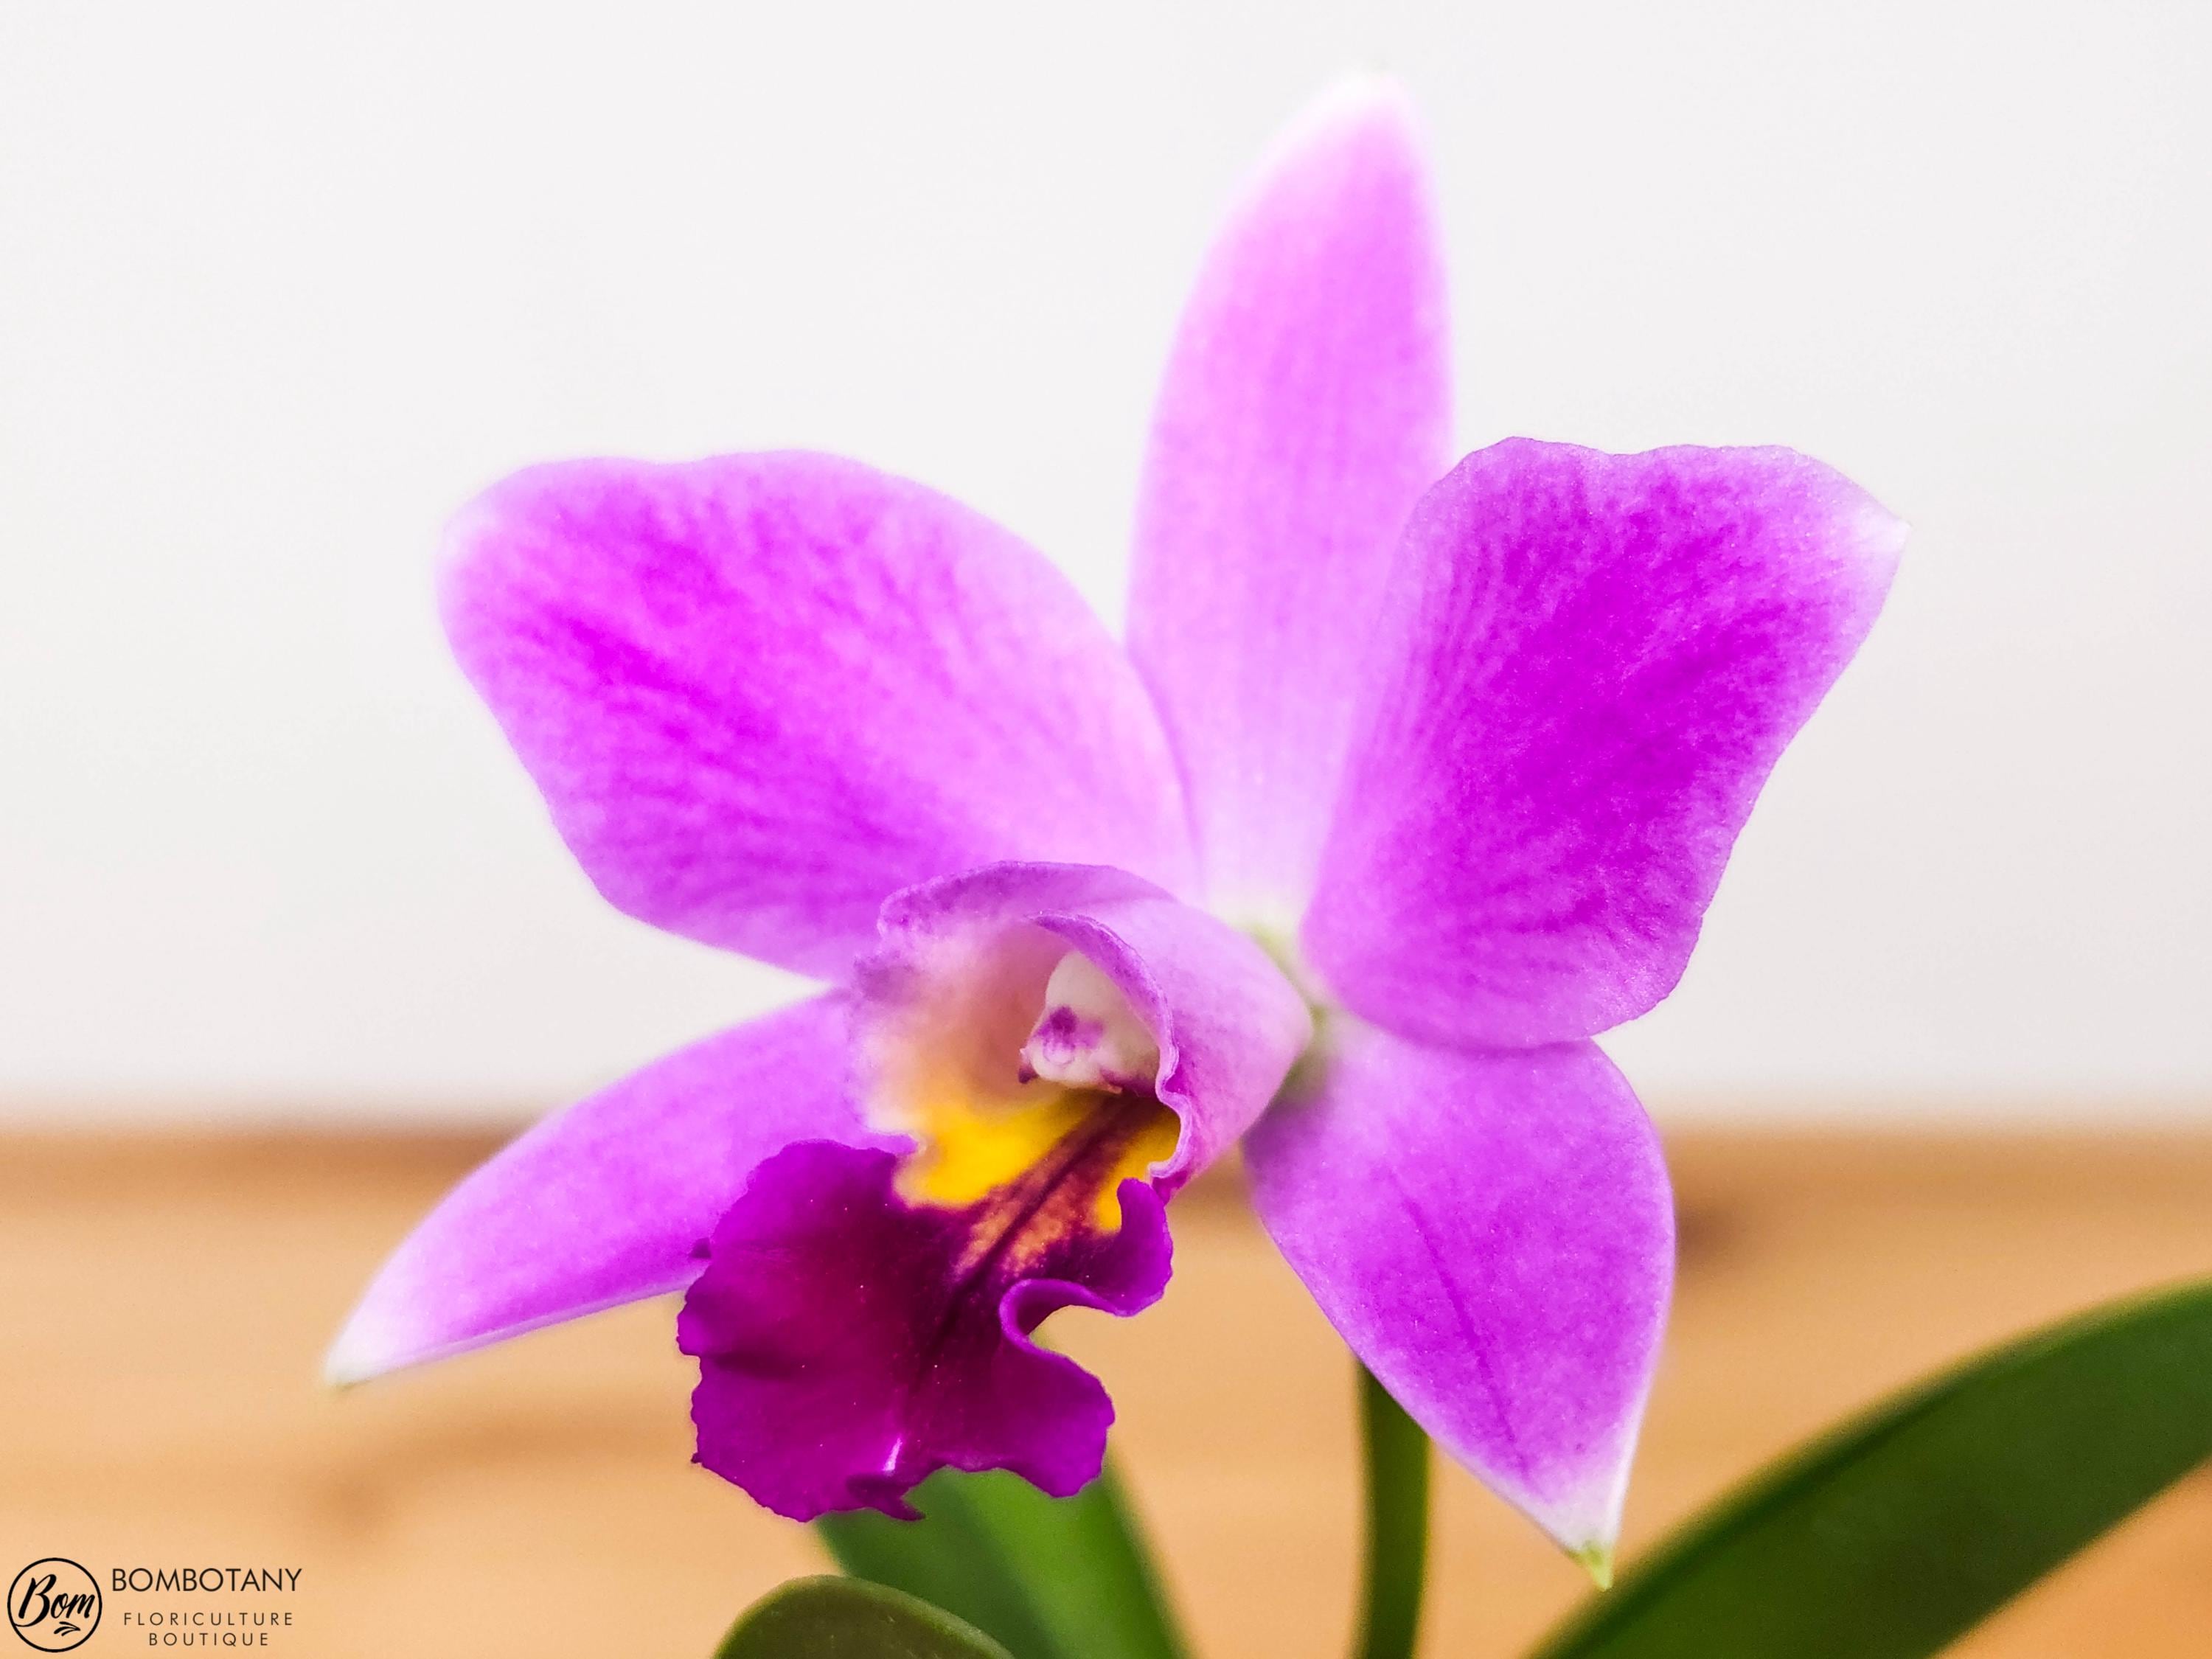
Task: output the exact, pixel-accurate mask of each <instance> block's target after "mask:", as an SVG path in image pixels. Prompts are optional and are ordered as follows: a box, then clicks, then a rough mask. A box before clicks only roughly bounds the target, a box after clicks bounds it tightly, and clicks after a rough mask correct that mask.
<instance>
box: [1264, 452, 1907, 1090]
mask: <svg viewBox="0 0 2212 1659" xmlns="http://www.w3.org/2000/svg"><path fill="white" fill-rule="evenodd" d="M1903 536H1904V528H1903V526H1901V525H1899V523H1898V521H1897V520H1894V519H1893V518H1892V517H1890V516H1889V514H1888V513H1885V512H1884V511H1882V509H1881V507H1879V506H1878V505H1876V504H1875V501H1873V500H1872V499H1871V498H1870V497H1869V496H1868V495H1866V494H1865V492H1864V491H1863V490H1861V489H1858V488H1857V487H1856V486H1855V485H1853V484H1852V483H1850V481H1849V480H1847V479H1845V478H1844V477H1841V476H1840V475H1838V473H1836V472H1834V471H1832V470H1831V469H1829V468H1827V467H1826V466H1823V465H1820V463H1819V462H1817V461H1813V460H1808V459H1806V458H1805V457H1804V456H1802V455H1798V454H1795V453H1791V452H1790V451H1789V450H1786V449H1693V448H1682V449H1660V450H1654V451H1652V452H1650V453H1648V454H1643V455H1607V454H1602V453H1599V452H1598V451H1595V450H1590V449H1578V448H1575V447H1571V446H1568V445H1564V444H1545V443H1535V442H1531V441H1526V440H1520V439H1516V440H1513V441H1510V442H1506V443H1501V444H1498V445H1494V446H1493V447H1491V448H1488V449H1485V450H1480V451H1478V452H1477V453H1474V454H1473V455H1470V456H1468V458H1467V459H1465V460H1463V461H1462V462H1461V463H1460V465H1458V466H1457V467H1455V468H1454V469H1453V471H1452V472H1451V474H1450V476H1449V477H1447V478H1445V479H1444V481H1443V483H1439V484H1438V485H1437V487H1436V488H1435V489H1432V490H1431V491H1430V492H1429V494H1428V495H1425V497H1423V499H1422V501H1421V504H1420V506H1419V507H1418V508H1417V509H1416V510H1415V512H1414V513H1413V520H1412V521H1411V523H1410V525H1409V526H1408V527H1407V534H1406V540H1405V544H1404V547H1403V549H1402V550H1401V555H1400V557H1399V559H1398V562H1397V563H1396V565H1395V568H1394V570H1393V574H1392V578H1391V587H1390V592H1389V599H1388V602H1387V604H1386V605H1385V607H1384V611H1383V617H1382V620H1381V622H1380V623H1378V625H1377V629H1376V640H1375V645H1376V656H1375V659H1374V662H1375V666H1376V679H1375V681H1374V684H1372V686H1371V687H1370V696H1369V701H1368V702H1367V704H1366V711H1365V714H1364V728H1363V731H1362V733H1361V735H1360V737H1359V738H1358V742H1357V744H1355V746H1354V749H1353V752H1352V760H1351V762H1350V763H1349V765H1348V767H1347V769H1346V773H1345V779H1344V788H1343V791H1342V793H1341V794H1340V797H1339V798H1338V802H1337V807H1336V821H1335V823H1334V827H1333V829H1331V831H1330V835H1329V841H1328V851H1327V854H1326V858H1325V860H1324V864H1323V867H1322V881H1321V886H1320V888H1319V890H1317V892H1316V895H1315V898H1314V903H1313V908H1312V909H1311V910H1310V912H1309V913H1308V915H1307V916H1306V920H1305V922H1304V928H1303V931H1302V939H1303V942H1304V947H1305V952H1306V957H1307V959H1308V960H1309V961H1310V963H1312V964H1313V966H1314V968H1315V969H1316V970H1318V972H1319V973H1320V975H1321V976H1322V979H1323V981H1325V982H1326V984H1327V985H1328V987H1329V988H1330V990H1331V991H1332V992H1333V993H1334V994H1335V995H1336V996H1337V997H1339V998H1340V999H1341V1000H1343V1001H1344V1002H1345V1003H1346V1005H1348V1006H1350V1007H1352V1009H1354V1010H1355V1011H1357V1012H1358V1013H1360V1014H1362V1015H1363V1016H1364V1017H1365V1018H1368V1019H1370V1020H1372V1021H1374V1022H1375V1023H1376V1024H1379V1025H1383V1026H1385V1027H1387V1028H1389V1029H1390V1030H1395V1031H1398V1032H1400V1033H1401V1034H1402V1035H1405V1036H1415V1037H1419V1038H1421V1039H1422V1040H1424V1041H1428V1042H1442V1043H1447V1044H1474V1045H1479V1046H1492V1045H1519V1044H1525V1043H1541V1042H1561V1041H1565V1040H1569V1039H1572V1038H1576V1037H1583V1036H1591V1035H1593V1034H1595V1033H1596V1032H1599V1031H1601V1030H1606V1029H1607V1028H1608V1027H1610V1026H1612V1025H1614V1024H1619V1023H1620V1021H1622V1020H1625V1019H1629V1018H1633V1017H1634V1016H1636V1015H1638V1014H1639V1013H1642V1012H1644V1011H1645V1010H1647V1009H1649V1008H1650V1007H1651V1006H1652V1005H1653V1004H1655V1003H1656V1002H1657V1001H1658V1000H1659V999H1660V998H1662V996H1664V995H1665V994H1667V993H1668V991H1669V990H1671V989H1672V988H1673V987H1674V982H1675V981H1676V980H1677V979H1679V978H1680V975H1681V972H1682V969H1683V966H1684V964H1685V963H1686V962H1687V961H1688V959H1689V954H1690V947H1691V946H1692V944H1694V943H1695V941H1696V939H1697V934H1698V927H1699V922H1700V921H1701V919H1702V918H1703V916H1704V915H1705V906H1706V905H1707V904H1708V903H1709V902H1711V898H1712V896H1713V891H1714V889H1715V888H1716V887H1717V884H1719V881H1720V876H1721V871H1722V868H1723V866H1724V865H1725V864H1726V863H1727V860H1728V855H1729V848H1730V847H1731V846H1733V845H1734V843H1735V836H1736V832H1737V831H1738V830H1740V829H1741V828H1742V827H1743V823H1744V820H1745V818H1746V817H1747V816H1748V815H1749V813H1750V811H1751V806H1752V803H1753V799H1756V797H1757V796H1758V793H1759V788H1760V786H1761V785H1763V784H1764V783H1765V781H1766V776H1767V774H1768V772H1769V771H1770V770H1771V769H1772V767H1773V765H1774V763H1775V762H1776V760H1777V759H1778V757H1780V755H1781V753H1782V750H1783V747H1784V744H1787V743H1788V742H1789V740H1790V738H1791V737H1792V736H1793V735H1794V734H1795V733H1796V731H1797V729H1798V727H1799V726H1802V724H1803V723H1804V722H1805V720H1806V719H1807V718H1808V716H1809V715H1810V714H1812V712H1813V710H1814V707H1815V706H1816V705H1817V704H1818V703H1819V702H1820V698H1821V696H1823V695H1824V694H1825V693H1826V691H1827V690H1828V688H1829V686H1830V685H1831V684H1833V682H1834V681H1835V678H1836V677H1837V676H1838V674H1839V673H1841V672H1842V671H1843V669H1844V665H1845V664H1846V663H1847V662H1849V661H1850V658H1851V654H1852V653H1853V652H1854V651H1856V650H1857V648H1858V645H1859V641H1861V640H1862V639H1863V638H1864V637H1865V635H1866V632H1867V629H1869V627H1870V626H1872V624H1873V622H1874V618H1875V612H1876V611H1878V610H1879V609H1880V607H1881V601H1882V596H1883V594H1884V593H1885V592H1887V588H1888V586H1889V580H1890V577H1891V574H1892V573H1893V570H1894V568H1895V567H1896V562H1897V555H1898V550H1899V545H1900V544H1901V543H1902V540H1903Z"/></svg>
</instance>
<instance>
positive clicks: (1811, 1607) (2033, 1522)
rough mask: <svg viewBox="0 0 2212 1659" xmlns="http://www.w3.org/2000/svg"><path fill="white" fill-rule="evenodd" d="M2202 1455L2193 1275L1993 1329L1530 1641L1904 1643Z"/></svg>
mask: <svg viewBox="0 0 2212 1659" xmlns="http://www.w3.org/2000/svg"><path fill="white" fill-rule="evenodd" d="M2207 1457H2212V1282H2208V1283H2205V1284H2198V1285H2188V1286H2185V1287H2183V1288H2181V1289H2179V1290H2173V1291H2165V1292H2162V1293H2160V1294H2157V1295H2154V1296H2149V1297H2142V1298H2139V1299H2135V1300H2131V1301H2129V1302H2125V1303H2122V1304H2116V1305H2114V1306H2112V1307H2111V1308H2108V1309H2105V1310H2100V1311H2098V1312H2096V1313H2094V1314H2092V1315H2089V1316H2087V1317H2084V1318H2081V1319H2078V1320H2075V1321H2072V1322H2068V1323H2066V1324H2063V1325H2059V1326H2057V1327H2056V1328H2052V1329H2051V1330H2048V1331H2045V1332H2043V1333H2040V1334H2037V1335H2035V1336H2032V1337H2028V1338H2027V1339H2025V1340H2021V1341H2019V1342H2015V1343H2013V1344H2010V1345H2008V1346H2005V1347H2002V1348H2000V1349H1997V1350H1996V1351H1995V1352H1992V1353H1990V1354H1987V1355H1985V1356H1984V1357H1983V1358H1979V1359H1978V1360H1975V1361H1973V1362H1972V1363H1971V1364H1967V1365H1966V1366H1965V1367H1964V1368H1962V1369H1960V1370H1957V1371H1954V1372H1953V1373H1951V1374H1949V1375H1948V1376H1942V1377H1940V1378H1938V1379H1936V1381H1934V1382H1932V1383H1927V1384H1924V1385H1923V1386H1921V1387H1919V1388H1917V1389H1913V1390H1911V1391H1910V1392H1908V1393H1906V1394H1905V1395H1900V1396H1899V1397H1898V1398H1897V1399H1895V1400H1893V1401H1890V1402H1889V1403H1888V1404H1887V1405H1885V1406H1883V1407H1880V1408H1878V1409H1877V1410H1875V1412H1873V1413H1871V1414H1869V1415H1868V1416H1866V1417H1864V1418H1862V1419H1858V1420H1857V1421H1856V1422H1853V1423H1850V1424H1849V1425H1845V1426H1844V1427H1843V1428H1841V1429H1838V1430H1837V1431H1834V1432H1833V1433H1832V1434H1831V1435H1829V1436H1827V1437H1825V1438H1823V1439H1820V1440H1819V1441H1816V1442H1814V1443H1812V1444H1810V1445H1808V1447H1806V1448H1804V1449H1801V1450H1800V1451H1798V1452H1797V1453H1796V1454H1794V1455H1791V1456H1790V1457H1788V1458H1785V1459H1784V1461H1783V1462H1780V1463H1778V1464H1777V1465H1775V1466H1774V1467H1773V1468H1771V1469H1770V1470H1768V1471H1767V1472H1766V1473H1765V1474H1761V1475H1759V1476H1758V1477H1755V1478H1754V1479H1753V1480H1751V1481H1750V1482H1749V1483H1748V1484H1747V1485H1746V1486H1742V1487H1741V1488H1739V1489H1738V1491H1737V1492H1735V1494H1733V1495H1731V1496H1729V1497H1728V1498H1724V1499H1723V1500H1722V1501H1721V1502H1720V1503H1719V1504H1717V1505H1715V1506H1714V1507H1713V1508H1712V1509H1711V1510H1707V1511H1706V1512H1705V1514H1704V1515H1703V1516H1699V1517H1698V1518H1696V1519H1694V1520H1693V1521H1692V1522H1690V1523H1689V1524H1688V1525H1687V1526H1686V1527H1684V1528H1682V1529H1681V1530H1680V1531H1679V1532H1677V1533H1676V1534H1674V1536H1673V1537H1672V1538H1671V1539H1669V1540H1668V1541H1667V1542H1665V1543H1664V1544H1662V1546H1661V1547H1659V1549H1658V1550H1657V1551H1656V1552H1655V1553H1653V1554H1652V1555H1651V1556H1650V1557H1649V1558H1647V1559H1645V1560H1644V1561H1643V1562H1642V1563H1640V1564H1638V1566H1637V1567H1636V1569H1635V1570H1634V1571H1632V1572H1631V1573H1630V1574H1629V1575H1628V1576H1627V1577H1626V1578H1625V1579H1624V1580H1623V1582H1622V1583H1621V1586H1620V1589H1618V1590H1616V1591H1614V1592H1613V1594H1612V1595H1610V1596H1608V1597H1607V1598H1606V1599H1604V1600H1603V1601H1599V1602H1597V1603H1595V1605H1593V1606H1592V1607H1589V1609H1588V1610H1587V1611H1586V1612H1585V1613H1583V1616H1582V1617H1580V1618H1579V1619H1577V1620H1573V1621H1571V1623H1570V1624H1569V1625H1568V1626H1565V1628H1563V1629H1562V1630H1561V1631H1560V1632H1558V1633H1557V1634H1556V1635H1555V1636H1553V1638H1552V1639H1551V1641H1550V1642H1549V1643H1548V1644H1546V1645H1545V1647H1543V1648H1542V1649H1541V1650H1540V1653H1539V1655H1538V1659H1774V1656H1777V1655H1782V1654H1787V1655H1789V1656H1790V1659H1917V1656H1921V1655H1924V1654H1930V1653H1934V1652H1936V1650H1939V1649H1941V1648H1942V1647H1943V1646H1944V1645H1945V1644H1947V1643H1948V1642H1950V1641H1951V1640H1952V1639H1953V1638H1955V1637H1957V1636H1959V1635H1960V1633H1962V1632H1965V1631H1966V1630H1967V1629H1968V1628H1970V1627H1971V1626H1973V1625H1974V1624H1975V1623H1977V1622H1978V1620H1981V1619H1983V1618H1984V1617H1985V1616H1986V1615H1988V1614H1989V1613H1991V1612H1993V1611H1994V1610H1995V1609H1996V1607H1999V1606H2000V1605H2002V1603H2003V1602H2004V1601H2006V1600H2007V1599H2008V1598H2009V1597H2011V1596H2012V1595H2015V1594H2017V1593H2018V1592H2019V1591H2020V1590H2021V1589H2025V1588H2026V1587H2027V1585H2029V1584H2031V1583H2034V1582H2035V1580H2036V1579H2037V1578H2039V1577H2041V1576H2042V1575H2043V1574H2045V1573H2046V1572H2048V1571H2051V1569H2052V1568H2053V1567H2055V1566H2057V1565H2058V1564H2059V1563H2060V1562H2062V1561H2063V1560H2065V1559H2066V1558H2067V1557H2069V1555H2071V1554H2073V1553H2074V1552H2075V1551H2076V1550H2078V1549H2080V1548H2081V1547H2082V1546H2083V1545H2085V1544H2087V1543H2088V1542H2089V1541H2091V1540H2093V1539H2094V1538H2095V1537H2096V1536H2097V1535H2098V1534H2100V1533H2102V1532H2103V1531H2105V1530H2106V1528H2108V1527H2111V1526H2112V1525H2113V1524H2114V1523H2115V1522H2118V1521H2120V1520H2121V1519H2123V1518H2124V1516H2127V1515H2128V1514H2129V1513H2130V1512H2131V1511H2132V1510H2136V1508H2138V1507H2140V1506H2141V1505H2142V1504H2145V1503H2147V1502H2148V1501H2149V1500H2150V1499H2151V1498H2154V1497H2155V1496H2156V1495H2157V1494H2158V1492H2160V1490H2162V1489H2163V1488H2165V1487H2166V1486H2170V1485H2171V1484H2172V1482H2173V1481H2175V1480H2179V1478H2180V1477H2181V1476H2182V1475H2184V1474H2187V1473H2188V1472H2189V1471H2190V1470H2191V1469H2192V1468H2195V1467H2196V1466H2197V1464H2199V1463H2201V1462H2203V1461H2204V1460H2205V1459H2206V1458H2207Z"/></svg>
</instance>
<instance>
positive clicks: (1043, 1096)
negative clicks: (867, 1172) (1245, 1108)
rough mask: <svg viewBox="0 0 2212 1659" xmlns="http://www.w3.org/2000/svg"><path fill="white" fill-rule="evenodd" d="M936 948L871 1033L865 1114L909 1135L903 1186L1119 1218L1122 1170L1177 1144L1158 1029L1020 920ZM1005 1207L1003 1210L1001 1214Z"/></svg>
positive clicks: (942, 1199)
mask: <svg viewBox="0 0 2212 1659" xmlns="http://www.w3.org/2000/svg"><path fill="white" fill-rule="evenodd" d="M959 957H960V959H959V960H957V961H956V962H951V963H939V964H937V966H938V968H939V969H940V971H935V972H932V973H930V974H929V975H927V978H926V980H925V981H922V982H921V984H920V985H919V986H918V987H916V991H917V994H915V996H914V998H913V999H912V1000H911V1001H910V1002H909V1003H908V1006H906V1007H905V1008H904V1009H903V1010H902V1012H901V1014H900V1015H899V1017H898V1018H895V1019H894V1020H892V1021H891V1022H890V1024H888V1025H887V1026H886V1027H885V1028H884V1029H883V1030H880V1031H878V1033H876V1034H875V1038H874V1041H873V1042H872V1043H871V1044H870V1048H871V1050H872V1054H871V1058H872V1062H873V1065H872V1072H873V1077H872V1089H871V1091H870V1096H871V1097H870V1100H869V1106H870V1116H871V1117H872V1119H873V1120H874V1121H876V1122H877V1123H878V1125H879V1126H880V1127H884V1128H885V1129H890V1130H894V1131H896V1132H898V1133H904V1134H908V1135H911V1136H913V1137H914V1138H915V1141H916V1142H917V1144H918V1150H917V1151H916V1152H915V1153H914V1154H913V1155H912V1156H911V1157H909V1158H908V1159H907V1160H906V1162H905V1164H904V1166H903V1167H902V1170H901V1172H900V1178H899V1186H900V1191H901V1192H902V1194H903V1195H904V1196H905V1197H906V1198H907V1199H908V1201H909V1202H914V1203H922V1204H933V1205H940V1206H948V1207H961V1206H969V1205H972V1204H977V1203H981V1202H983V1201H985V1200H991V1201H992V1202H993V1205H994V1207H999V1206H1012V1210H1014V1211H1018V1212H1019V1216H1020V1220H1021V1225H1024V1226H1025V1227H1026V1226H1029V1225H1031V1224H1033V1223H1037V1222H1046V1221H1049V1220H1052V1219H1054V1218H1057V1219H1059V1220H1060V1221H1062V1222H1065V1223H1073V1222H1077V1221H1079V1220H1087V1221H1088V1223H1089V1224H1090V1225H1092V1226H1094V1227H1096V1228H1097V1229H1099V1230H1100V1231H1109V1232H1110V1231H1115V1229H1117V1228H1118V1227H1119V1226H1120V1225H1121V1200H1120V1198H1119V1192H1120V1188H1121V1182H1123V1181H1125V1180H1127V1179H1130V1178H1132V1177H1139V1178H1141V1177H1142V1176H1146V1175H1147V1174H1149V1173H1150V1172H1151V1170H1152V1169H1153V1168H1154V1166H1156V1165H1157V1164H1160V1163H1162V1162H1164V1160H1165V1159H1166V1158H1169V1157H1170V1155H1171V1154H1172V1153H1173V1152H1174V1151H1175V1146H1176V1137H1177V1134H1178V1133H1179V1131H1180V1125H1179V1123H1178V1121H1177V1120H1176V1115H1175V1114H1174V1113H1173V1112H1171V1111H1170V1110H1169V1109H1167V1108H1166V1107H1164V1106H1163V1105H1162V1104H1160V1103H1159V1101H1158V1098H1157V1097H1156V1095H1155V1093H1154V1091H1155V1089H1156V1087H1157V1085H1158V1074H1159V1066H1160V1050H1159V1043H1158V1038H1157V1037H1156V1036H1155V1035H1154V1034H1153V1032H1152V1031H1151V1030H1149V1029H1148V1028H1147V1027H1146V1024H1145V1023H1144V1021H1143V1020H1142V1019H1141V1018H1139V1016H1138V1014H1137V1012H1136V1011H1135V1010H1134V1009H1133V1008H1132V1007H1131V1006H1129V1001H1128V999H1127V997H1126V996H1124V995H1123V994H1122V992H1121V988H1120V987H1118V986H1117V985H1115V983H1114V981H1112V980H1111V979H1110V978H1109V976H1108V975H1106V973H1105V972H1104V971H1103V969H1100V968H1099V967H1098V965H1097V963H1094V962H1092V961H1091V958H1090V957H1086V956H1085V955H1084V954H1083V953H1082V952H1081V951H1074V950H1071V949H1069V948H1068V946H1067V944H1066V941H1065V940H1064V939H1060V938H1058V937H1057V936H1056V935H1054V934H1052V933H1048V932H1046V931H1045V930H1044V929H1042V928H1041V927H1029V926H1024V927H1020V928H1018V929H1016V930H1012V931H1011V932H1009V933H1000V934H998V935H996V936H995V937H994V938H991V939H987V940H981V941H975V942H974V943H972V944H971V945H968V946H966V947H964V948H963V949H962V950H961V951H960V952H959ZM1012 1220H1013V1218H1012V1216H1011V1215H1010V1218H1009V1221H1010V1225H1012Z"/></svg>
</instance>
